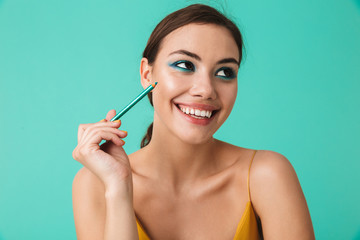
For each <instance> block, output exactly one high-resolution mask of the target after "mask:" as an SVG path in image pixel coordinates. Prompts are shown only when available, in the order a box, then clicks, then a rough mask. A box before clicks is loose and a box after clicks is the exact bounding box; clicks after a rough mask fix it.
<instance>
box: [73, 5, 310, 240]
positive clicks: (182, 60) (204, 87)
mask: <svg viewBox="0 0 360 240" xmlns="http://www.w3.org/2000/svg"><path fill="white" fill-rule="evenodd" d="M242 48H243V41H242V37H241V34H240V32H239V30H238V28H237V27H236V26H235V24H234V23H232V22H231V21H230V20H228V19H227V18H226V17H224V16H223V15H222V14H220V13H219V12H218V11H216V10H215V9H213V8H211V7H209V6H206V5H200V4H195V5H191V6H188V7H186V8H183V9H180V10H178V11H176V12H174V13H172V14H170V15H168V16H167V17H166V18H165V19H163V20H162V21H161V22H160V23H159V24H158V26H157V27H156V28H155V30H154V32H153V33H152V35H151V36H150V39H149V41H148V43H147V46H146V48H145V50H144V54H143V58H142V60H141V65H140V74H141V84H142V86H143V87H144V88H146V87H148V86H149V85H150V84H152V83H154V82H158V86H157V87H156V88H155V90H154V91H153V93H152V94H150V95H149V99H150V102H151V103H152V104H153V106H154V122H153V125H151V126H150V127H149V129H148V132H147V135H146V136H145V138H144V140H143V141H142V148H141V149H140V150H139V151H137V152H135V153H133V154H131V155H129V156H127V155H126V153H125V152H124V150H123V148H122V146H123V145H124V143H125V142H124V141H123V140H122V138H124V137H126V135H127V132H126V131H121V130H119V129H118V128H119V127H120V125H121V123H120V121H118V122H110V119H111V118H112V117H113V116H114V115H115V111H114V110H111V111H109V112H108V114H107V116H106V119H104V120H102V121H100V122H98V123H91V124H81V125H80V126H79V132H78V145H77V146H76V148H75V149H74V152H73V156H74V159H76V160H77V161H79V162H80V163H82V164H83V165H84V166H85V167H84V168H82V169H81V170H80V171H79V172H78V173H77V175H76V177H75V179H74V183H73V204H74V218H75V226H76V232H77V236H78V239H86V240H89V239H126V240H130V239H141V240H143V239H229V240H230V239H261V238H265V239H267V240H270V239H276V240H279V239H314V233H313V228H312V223H311V218H310V214H309V211H308V207H307V204H306V200H305V197H304V195H303V192H302V189H301V186H300V184H299V181H298V179H297V176H296V173H295V171H294V169H293V168H292V166H291V164H290V163H289V161H288V160H287V159H286V158H285V157H284V156H283V155H281V154H279V153H276V152H273V151H266V150H253V149H247V148H242V147H237V146H233V145H231V144H229V143H225V142H222V141H219V140H217V139H214V138H213V135H214V133H215V132H216V131H217V129H218V128H219V127H220V126H221V125H222V124H223V123H224V121H225V120H226V118H227V117H228V116H229V114H230V112H231V110H232V107H233V105H234V103H235V99H236V94H237V72H238V69H239V66H240V63H241V59H242ZM102 140H107V142H106V143H105V144H103V145H101V147H99V144H100V142H101V141H102Z"/></svg>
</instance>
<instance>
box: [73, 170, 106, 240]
mask: <svg viewBox="0 0 360 240" xmlns="http://www.w3.org/2000/svg"><path fill="white" fill-rule="evenodd" d="M72 199H73V212H74V221H75V228H76V235H77V239H102V237H103V234H104V226H105V214H106V212H105V210H106V208H105V207H106V205H105V190H104V186H103V184H102V182H101V181H100V180H99V179H98V178H97V177H96V176H95V175H94V174H93V173H92V172H91V171H89V170H88V169H87V168H85V167H83V168H81V169H80V170H79V171H78V172H77V174H76V175H75V178H74V181H73V186H72Z"/></svg>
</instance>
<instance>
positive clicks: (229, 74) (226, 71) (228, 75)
mask: <svg viewBox="0 0 360 240" xmlns="http://www.w3.org/2000/svg"><path fill="white" fill-rule="evenodd" d="M216 76H218V77H221V78H224V79H233V78H235V77H236V75H235V73H234V70H232V69H231V68H229V67H222V68H220V69H219V70H218V71H217V72H216Z"/></svg>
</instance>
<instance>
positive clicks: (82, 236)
mask: <svg viewBox="0 0 360 240" xmlns="http://www.w3.org/2000/svg"><path fill="white" fill-rule="evenodd" d="M121 192H123V191H121ZM121 192H119V191H105V188H104V185H103V183H102V182H101V181H100V180H99V179H98V178H97V177H96V176H95V175H94V174H93V173H91V172H90V171H89V170H88V169H87V168H82V169H80V171H79V172H78V173H77V174H76V176H75V178H74V181H73V211H74V220H75V228H76V235H77V239H78V240H92V239H93V240H99V239H106V240H107V239H109V240H110V239H126V240H128V239H134V240H135V239H136V240H137V239H138V235H137V227H136V220H135V213H134V210H133V205H132V197H130V196H128V197H126V196H124V194H122V193H121ZM129 193H131V191H129ZM131 194H132V193H131Z"/></svg>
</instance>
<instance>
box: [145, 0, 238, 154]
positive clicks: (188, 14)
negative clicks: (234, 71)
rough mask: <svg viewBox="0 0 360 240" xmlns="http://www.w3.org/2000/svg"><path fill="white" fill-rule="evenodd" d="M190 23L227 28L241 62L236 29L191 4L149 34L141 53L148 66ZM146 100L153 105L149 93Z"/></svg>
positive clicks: (210, 11)
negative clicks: (166, 41) (169, 39)
mask: <svg viewBox="0 0 360 240" xmlns="http://www.w3.org/2000/svg"><path fill="white" fill-rule="evenodd" d="M190 23H199V24H216V25H219V26H223V27H225V28H227V29H228V30H229V31H230V33H231V34H232V36H233V38H234V40H235V42H236V44H237V46H238V50H239V63H240V62H241V59H242V48H243V39H242V36H241V33H240V31H239V29H238V27H237V26H236V25H235V24H234V23H233V22H232V21H231V20H229V19H228V18H227V17H225V16H224V15H223V14H222V13H220V12H219V11H217V10H216V9H214V8H212V7H210V6H207V5H203V4H193V5H190V6H188V7H185V8H182V9H180V10H177V11H175V12H173V13H171V14H169V15H168V16H166V17H165V18H164V19H163V20H162V21H161V22H160V23H159V24H158V25H157V26H156V27H155V29H154V31H153V32H152V33H151V35H150V38H149V40H148V42H147V44H146V47H145V50H144V52H143V57H144V58H147V60H148V63H149V64H150V65H151V64H153V63H154V62H155V59H156V56H157V53H158V51H159V48H160V45H161V42H162V40H163V39H164V38H165V37H166V36H167V35H168V34H169V33H171V32H172V31H174V30H176V29H178V28H180V27H182V26H185V25H187V24H190ZM148 98H149V100H150V104H151V105H153V103H152V93H151V92H150V93H149V94H148ZM152 128H153V123H151V124H150V126H149V127H148V129H147V132H146V134H145V136H144V137H143V139H142V141H141V145H140V146H141V148H143V147H145V146H146V145H148V144H149V142H150V140H151V136H152Z"/></svg>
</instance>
